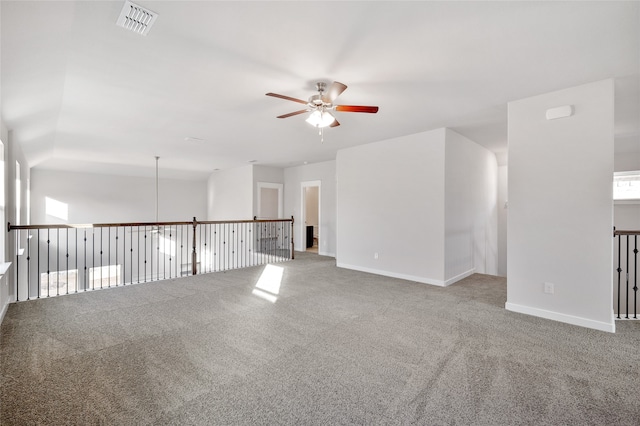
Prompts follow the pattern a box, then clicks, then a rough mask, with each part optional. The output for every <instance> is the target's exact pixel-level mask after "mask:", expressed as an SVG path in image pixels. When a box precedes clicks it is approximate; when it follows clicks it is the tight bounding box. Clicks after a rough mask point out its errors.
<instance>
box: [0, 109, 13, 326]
mask: <svg viewBox="0 0 640 426" xmlns="http://www.w3.org/2000/svg"><path fill="white" fill-rule="evenodd" d="M0 140H2V143H3V144H4V150H3V158H5V159H6V158H8V152H7V151H8V148H7V147H8V145H9V132H8V130H7V128H6V127H5V125H4V122H3V121H2V120H0ZM3 170H4V173H3V183H4V188H3V192H4V194H5V195H4V198H3V199H0V203H2V208H3V209H5V208H6V206H7V199H8V197H7V194H8V192H7V189H8V188H7V185H8V183H7V182H8V179H7V177H8V171H7V167H6V162H5V163H4V165H3ZM2 219H6V217H5V216H4V214H3V216H2ZM4 225H5V220H3V221H2V226H4ZM3 234H4V235H5V238H4V239H3V240H2V242H3V246H2V248H1V250H2V255H1V256H0V263H5V262H10V259H9V256H8V252H7V249H6V246H7V245H8V244H9V241H11V234H7V233H6V232H4V233H3ZM9 272H10V271H9ZM10 275H11V274H10V273H7V274H4V275H3V276H2V278H0V324H1V323H2V319H3V318H4V314H5V312H6V311H7V307H8V306H9V302H10V301H11V297H10V290H9V282H10V280H9V276H10Z"/></svg>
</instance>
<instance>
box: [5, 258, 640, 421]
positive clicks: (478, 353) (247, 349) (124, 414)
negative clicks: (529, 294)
mask: <svg viewBox="0 0 640 426" xmlns="http://www.w3.org/2000/svg"><path fill="white" fill-rule="evenodd" d="M277 266H278V267H282V268H284V270H283V277H282V282H281V286H280V288H279V290H277V289H276V288H275V287H271V288H268V287H264V286H263V287H264V288H267V289H270V290H271V293H269V292H268V291H267V293H256V292H254V290H255V285H256V283H257V282H258V280H259V278H260V276H261V274H262V271H263V269H264V267H255V268H250V269H245V270H237V271H230V272H226V273H215V274H207V275H199V276H195V277H191V278H184V279H180V280H169V281H162V282H157V283H149V284H138V285H133V286H127V287H124V288H118V289H111V290H102V291H95V292H91V293H85V294H78V295H73V296H63V297H57V298H51V299H48V300H38V301H32V302H23V303H19V304H12V305H11V306H10V307H9V310H8V312H7V315H6V317H5V319H4V322H3V324H2V328H1V334H0V339H1V341H0V361H1V365H0V372H1V399H0V423H1V424H2V425H12V424H19V425H23V424H122V425H124V424H127V425H128V424H154V425H162V424H175V425H188V424H198V425H210V424H221V425H233V424H252V425H253V424H269V425H277V424H285V425H342V424H420V425H470V424H473V425H521V424H522V425H524V424H527V425H529V424H530V425H574V424H575V425H589V424H593V425H639V424H640V397H639V395H640V322H632V321H627V322H618V324H617V328H618V332H617V333H616V334H609V333H603V332H598V331H593V330H588V329H584V328H580V327H575V326H570V325H566V324H561V323H557V322H552V321H547V320H543V319H539V318H535V317H529V316H525V315H520V314H516V313H511V312H508V311H506V310H505V309H504V303H505V300H506V281H505V280H504V279H503V278H498V277H493V276H488V275H478V274H476V275H473V276H471V277H469V278H467V279H465V280H463V281H461V282H459V283H456V284H454V285H453V286H450V287H448V288H439V287H433V286H429V285H424V284H418V283H412V282H407V281H402V280H397V279H391V278H386V277H380V276H375V275H370V274H365V273H360V272H355V271H349V270H343V269H338V268H336V267H335V260H334V259H332V258H327V257H322V256H317V255H312V254H305V253H301V254H299V255H297V258H296V260H294V261H291V262H287V263H281V264H277ZM276 270H277V269H276ZM276 275H277V274H276ZM276 287H277V285H276ZM275 293H277V295H275ZM257 294H258V295H257ZM259 295H262V296H266V297H267V298H269V297H270V298H272V299H271V301H269V300H265V299H264V298H262V297H259ZM275 297H277V300H275V301H274V299H273V298H275Z"/></svg>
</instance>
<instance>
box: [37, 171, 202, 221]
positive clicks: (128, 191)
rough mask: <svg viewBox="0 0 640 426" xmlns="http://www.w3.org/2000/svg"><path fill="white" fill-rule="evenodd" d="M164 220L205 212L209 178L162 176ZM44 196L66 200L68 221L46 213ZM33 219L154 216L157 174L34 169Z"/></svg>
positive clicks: (185, 218)
mask: <svg viewBox="0 0 640 426" xmlns="http://www.w3.org/2000/svg"><path fill="white" fill-rule="evenodd" d="M158 182H159V185H158V186H159V197H158V199H159V203H158V204H159V205H158V210H159V215H158V218H159V220H160V221H161V222H171V221H188V220H191V219H193V217H194V216H195V217H197V218H198V219H201V220H202V219H204V218H205V217H206V182H205V181H204V180H203V181H187V180H178V179H159V181H158ZM45 197H49V198H53V199H55V200H57V201H60V202H63V203H66V204H67V205H68V214H69V216H68V220H66V221H65V220H62V219H60V218H57V217H52V216H47V214H46V211H45ZM31 200H32V204H31V217H32V223H34V224H44V223H114V222H154V221H155V220H156V193H155V178H146V177H131V176H114V175H103V174H95V173H73V172H66V171H54V170H39V169H33V170H32V180H31Z"/></svg>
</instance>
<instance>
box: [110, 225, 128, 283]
mask: <svg viewBox="0 0 640 426" xmlns="http://www.w3.org/2000/svg"><path fill="white" fill-rule="evenodd" d="M109 229H111V228H109ZM118 229H119V227H116V241H115V244H116V263H115V265H114V266H115V270H116V287H117V286H118V284H120V280H119V279H118V278H119V276H118ZM109 269H111V265H109ZM123 269H124V268H123ZM109 287H111V274H109Z"/></svg>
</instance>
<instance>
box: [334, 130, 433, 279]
mask: <svg viewBox="0 0 640 426" xmlns="http://www.w3.org/2000/svg"><path fill="white" fill-rule="evenodd" d="M336 164H337V168H336V170H337V177H338V216H337V217H338V247H337V249H338V253H337V254H338V256H337V264H338V266H340V267H344V268H349V269H355V270H361V271H367V272H373V273H377V274H381V275H387V276H393V277H399V278H405V279H410V280H414V281H418V282H424V283H429V284H436V285H444V279H445V276H444V250H443V247H444V212H445V208H444V200H445V193H444V186H445V185H444V179H445V170H444V168H445V129H437V130H433V131H430V132H424V133H419V134H414V135H410V136H404V137H400V138H394V139H389V140H385V141H381V142H376V143H371V144H367V145H361V146H357V147H353V148H348V149H343V150H340V151H338V155H337V160H336ZM376 253H377V254H378V256H377V259H376V258H375V254H376Z"/></svg>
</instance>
